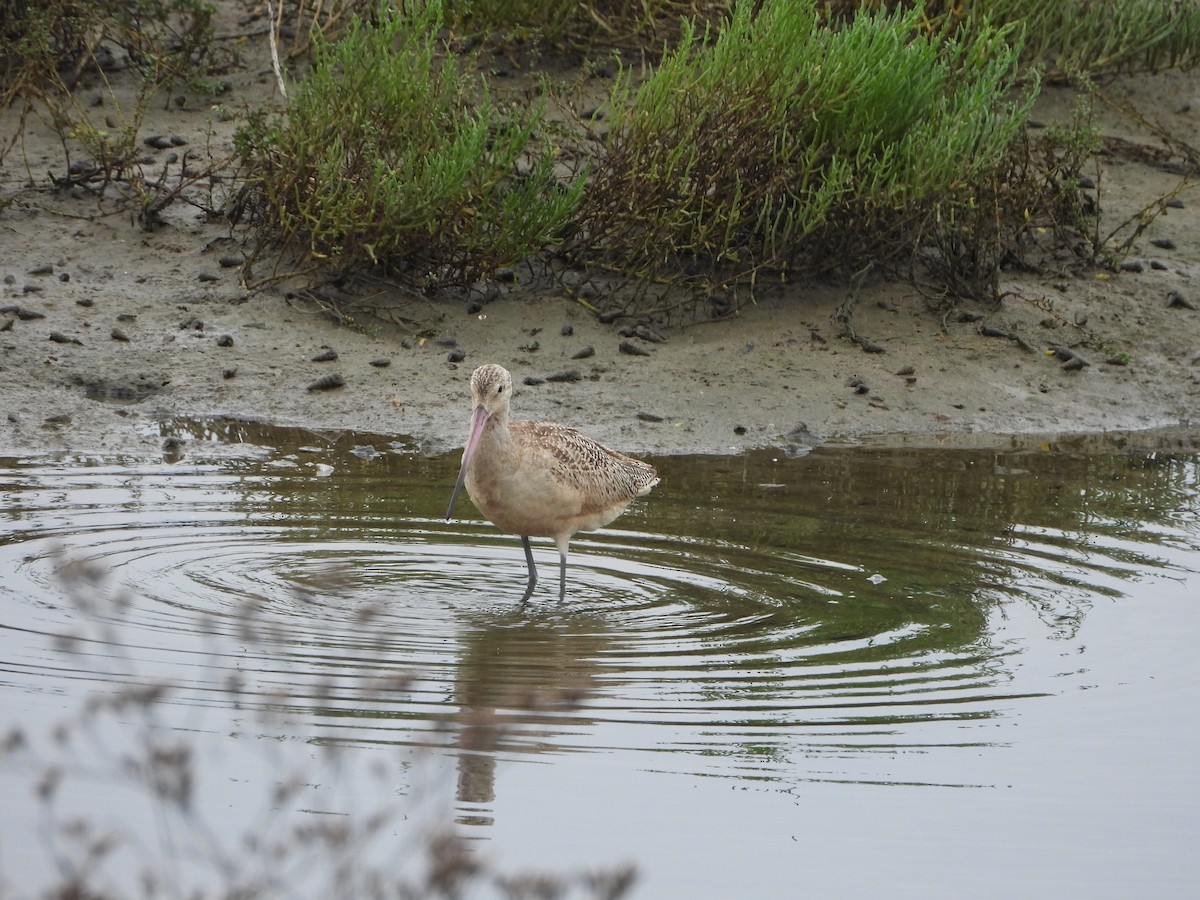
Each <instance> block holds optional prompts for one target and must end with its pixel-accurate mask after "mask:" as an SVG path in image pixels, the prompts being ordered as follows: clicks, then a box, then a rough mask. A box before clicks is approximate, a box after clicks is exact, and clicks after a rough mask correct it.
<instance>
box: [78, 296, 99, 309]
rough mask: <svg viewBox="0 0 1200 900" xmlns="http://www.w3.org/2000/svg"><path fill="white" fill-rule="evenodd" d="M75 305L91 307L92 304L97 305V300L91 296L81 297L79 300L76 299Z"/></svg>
mask: <svg viewBox="0 0 1200 900" xmlns="http://www.w3.org/2000/svg"><path fill="white" fill-rule="evenodd" d="M75 305H76V306H84V307H91V306H95V305H96V301H95V300H93V299H92V298H91V297H80V298H79V299H78V300H76V301H75Z"/></svg>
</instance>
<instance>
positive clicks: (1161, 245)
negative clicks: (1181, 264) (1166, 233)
mask: <svg viewBox="0 0 1200 900" xmlns="http://www.w3.org/2000/svg"><path fill="white" fill-rule="evenodd" d="M1150 243H1151V244H1152V245H1153V246H1155V247H1158V249H1160V250H1174V249H1175V242H1174V241H1173V240H1171V238H1169V237H1161V238H1150Z"/></svg>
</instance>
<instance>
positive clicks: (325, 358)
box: [311, 347, 338, 362]
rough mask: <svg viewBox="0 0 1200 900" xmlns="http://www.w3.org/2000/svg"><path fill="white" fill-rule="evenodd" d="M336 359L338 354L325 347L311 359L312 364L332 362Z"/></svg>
mask: <svg viewBox="0 0 1200 900" xmlns="http://www.w3.org/2000/svg"><path fill="white" fill-rule="evenodd" d="M337 358H338V352H337V351H336V350H334V349H333V348H332V347H326V348H325V349H324V350H322V351H321V352H320V353H318V354H317V355H316V356H314V357H313V358H312V360H311V361H312V362H333V361H334V360H335V359H337Z"/></svg>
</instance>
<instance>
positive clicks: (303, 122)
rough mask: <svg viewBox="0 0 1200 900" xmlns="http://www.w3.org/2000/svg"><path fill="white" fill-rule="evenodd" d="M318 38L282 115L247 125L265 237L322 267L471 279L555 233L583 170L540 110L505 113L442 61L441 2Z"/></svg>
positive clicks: (425, 281)
mask: <svg viewBox="0 0 1200 900" xmlns="http://www.w3.org/2000/svg"><path fill="white" fill-rule="evenodd" d="M415 6H416V8H414V9H412V10H410V11H409V12H407V13H401V12H398V11H395V10H385V11H383V12H382V13H381V15H380V17H379V21H378V22H377V23H376V24H371V23H367V22H364V21H362V20H357V19H356V20H355V21H354V22H353V23H352V24H351V25H350V26H349V28H348V29H347V31H346V33H345V35H344V37H343V38H342V39H341V40H339V41H338V42H336V43H328V42H326V41H325V40H323V39H318V40H317V41H316V43H315V44H314V50H313V65H312V70H311V72H310V73H309V75H308V76H307V77H306V78H305V79H304V80H303V81H301V82H300V83H299V84H297V85H296V86H295V88H294V89H293V94H292V97H291V98H290V100H289V102H288V104H287V109H286V111H285V114H284V115H283V116H282V117H276V118H272V119H268V118H267V117H265V116H263V115H261V114H260V115H256V116H254V117H252V118H251V120H250V122H249V124H248V125H247V126H246V127H245V128H244V129H242V131H241V132H240V133H239V135H238V149H239V151H240V152H241V154H242V155H243V157H244V158H245V159H246V161H247V162H248V164H249V169H250V177H249V206H250V208H251V209H252V211H253V212H254V213H255V215H256V216H257V221H258V224H259V225H260V234H261V236H262V237H263V239H264V241H267V242H270V243H273V244H278V245H280V246H282V247H283V248H284V249H285V251H286V250H288V249H290V250H293V251H296V252H299V253H300V254H301V255H302V256H304V257H305V258H307V259H308V260H311V261H313V262H315V263H316V264H317V265H318V266H319V267H322V268H330V269H334V270H338V271H343V272H344V271H350V270H353V269H356V268H360V267H364V266H366V267H373V266H378V267H382V268H383V269H384V270H386V272H387V273H388V274H389V275H392V276H397V277H399V278H401V279H402V280H404V281H407V282H409V283H413V284H416V285H419V286H422V287H432V286H436V285H449V284H470V283H472V282H474V281H475V280H477V279H479V278H480V277H481V276H486V275H489V274H490V273H491V272H492V271H494V270H495V269H496V268H498V267H500V266H504V265H509V264H512V263H513V262H516V261H518V260H520V259H522V258H523V257H525V256H527V255H529V254H531V253H534V252H536V251H538V250H540V249H542V248H543V247H545V246H547V245H548V244H550V243H552V242H553V241H554V239H555V237H556V235H557V234H558V232H559V231H560V230H561V228H562V227H563V225H564V223H565V222H566V221H567V219H568V217H569V216H570V215H571V213H572V210H573V209H574V207H575V205H576V203H577V202H578V199H579V196H580V194H581V192H582V189H583V181H582V179H581V178H580V179H576V180H575V181H573V182H571V183H569V184H567V185H565V186H563V185H561V184H560V183H559V182H558V181H557V180H556V179H555V177H554V175H555V172H554V169H555V162H554V155H553V152H552V150H551V149H550V148H540V149H539V148H536V147H535V141H534V128H535V127H537V126H538V125H539V124H540V123H541V121H542V113H541V110H540V109H538V108H534V109H531V110H525V111H522V112H521V113H520V114H508V113H505V112H502V111H501V110H499V109H498V108H497V107H496V106H495V105H493V104H492V102H491V101H490V99H489V98H488V96H487V92H486V90H485V89H484V86H483V84H482V82H481V81H479V80H478V79H472V78H467V77H465V76H463V75H461V74H460V73H459V71H458V69H457V68H456V66H455V64H454V62H453V60H446V59H444V58H443V54H444V52H445V50H444V47H443V46H442V43H441V41H440V39H439V37H438V33H439V30H440V28H441V25H442V8H441V4H440V3H429V4H426V5H425V6H424V7H420V6H419V5H415Z"/></svg>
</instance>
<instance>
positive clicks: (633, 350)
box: [617, 341, 650, 356]
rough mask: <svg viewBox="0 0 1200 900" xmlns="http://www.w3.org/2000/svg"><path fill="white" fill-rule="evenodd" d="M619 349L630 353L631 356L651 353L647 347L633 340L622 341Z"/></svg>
mask: <svg viewBox="0 0 1200 900" xmlns="http://www.w3.org/2000/svg"><path fill="white" fill-rule="evenodd" d="M617 349H618V350H620V351H621V352H622V353H625V354H628V355H629V356H649V355H650V351H649V350H647V349H646V348H645V347H639V346H638V345H637V344H634V343H632V342H631V341H621V343H620V344H619V345H618V346H617Z"/></svg>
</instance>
